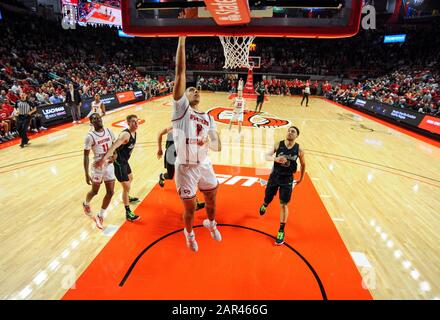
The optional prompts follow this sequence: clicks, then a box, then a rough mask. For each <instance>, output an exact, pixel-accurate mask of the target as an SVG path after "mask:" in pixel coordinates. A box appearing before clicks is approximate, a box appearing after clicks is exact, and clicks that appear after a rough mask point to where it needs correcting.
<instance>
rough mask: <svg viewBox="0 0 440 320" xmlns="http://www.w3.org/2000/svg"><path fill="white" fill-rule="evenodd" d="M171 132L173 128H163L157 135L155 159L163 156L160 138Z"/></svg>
mask: <svg viewBox="0 0 440 320" xmlns="http://www.w3.org/2000/svg"><path fill="white" fill-rule="evenodd" d="M171 130H173V127H168V128H165V129H163V130H162V131H160V132H159V134H158V135H157V159H160V158H161V157H162V156H163V150H162V137H163V136H164V135H166V134H168V133H169V132H170V131H171Z"/></svg>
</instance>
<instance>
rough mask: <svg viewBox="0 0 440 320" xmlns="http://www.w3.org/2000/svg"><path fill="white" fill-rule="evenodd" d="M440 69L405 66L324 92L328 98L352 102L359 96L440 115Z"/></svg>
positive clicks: (345, 102)
mask: <svg viewBox="0 0 440 320" xmlns="http://www.w3.org/2000/svg"><path fill="white" fill-rule="evenodd" d="M439 83H440V73H438V72H432V71H430V70H414V69H411V68H404V69H402V70H398V71H395V72H393V73H391V74H387V75H384V76H382V77H379V78H376V79H374V80H366V81H362V82H359V83H358V85H356V86H355V85H353V86H347V87H345V88H343V87H341V86H337V87H335V88H332V89H331V90H329V91H327V92H326V93H325V96H326V97H327V98H329V99H332V100H335V101H337V102H340V103H343V104H347V105H349V104H353V103H354V102H355V100H356V98H357V97H362V98H364V99H367V100H374V101H378V102H382V103H385V104H389V105H391V106H394V107H398V108H408V109H411V110H413V111H418V112H420V113H424V114H429V115H434V116H440V87H439Z"/></svg>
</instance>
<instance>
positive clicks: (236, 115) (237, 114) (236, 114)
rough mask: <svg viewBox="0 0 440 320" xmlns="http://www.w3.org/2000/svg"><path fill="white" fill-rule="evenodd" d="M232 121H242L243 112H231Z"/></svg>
mask: <svg viewBox="0 0 440 320" xmlns="http://www.w3.org/2000/svg"><path fill="white" fill-rule="evenodd" d="M232 121H241V122H243V112H240V111H239V112H235V111H234V112H233V114H232Z"/></svg>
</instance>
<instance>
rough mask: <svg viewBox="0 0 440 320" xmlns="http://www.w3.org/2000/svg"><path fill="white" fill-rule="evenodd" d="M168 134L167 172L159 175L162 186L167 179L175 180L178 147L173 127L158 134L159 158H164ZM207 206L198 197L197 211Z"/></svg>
mask: <svg viewBox="0 0 440 320" xmlns="http://www.w3.org/2000/svg"><path fill="white" fill-rule="evenodd" d="M164 135H167V141H166V142H165V157H164V159H163V160H164V167H165V169H167V172H165V173H161V174H160V175H159V185H160V187H161V188H163V187H164V186H165V180H173V177H174V172H175V167H174V162H175V161H176V157H177V153H176V147H175V146H174V139H173V127H171V126H170V127H168V128H165V129H163V130H162V131H160V132H159V134H158V136H157V159H160V158H162V156H163V155H164V153H163V150H162V137H163V136H164ZM204 207H205V203H204V202H199V200H198V199H197V198H196V211H197V210H200V209H203V208H204Z"/></svg>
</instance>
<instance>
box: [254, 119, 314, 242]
mask: <svg viewBox="0 0 440 320" xmlns="http://www.w3.org/2000/svg"><path fill="white" fill-rule="evenodd" d="M298 136H299V130H298V128H297V127H294V126H292V127H290V128H289V129H288V131H287V136H286V139H285V140H282V141H280V142H278V143H277V144H275V146H274V148H273V150H271V151H270V152H269V153H267V155H266V159H267V160H268V161H274V164H273V168H272V172H271V174H270V176H269V181H268V182H267V186H266V193H265V196H264V203H263V204H262V205H261V207H260V215H264V214H265V213H266V209H267V206H268V205H269V204H270V203H271V202H272V200H273V198H274V197H275V195H276V194H277V191H278V189H279V190H280V194H279V197H280V205H281V212H280V229H279V230H278V234H277V240H276V244H278V245H282V244H283V243H284V235H285V233H284V227H285V225H286V222H287V216H288V215H289V211H288V208H287V204H288V203H289V202H290V198H291V196H292V190H293V187H294V185H298V184H299V183H301V181H302V179H303V177H304V173H305V172H306V162H305V159H304V151H303V150H302V149H301V148H300V146H299V144H298V143H295V140H296V138H297V137H298ZM274 154H275V156H274ZM298 158H299V161H300V163H301V178H300V179H299V180H298V181H295V180H294V179H293V174H294V173H295V172H296V169H297V163H296V160H297V159H298Z"/></svg>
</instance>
